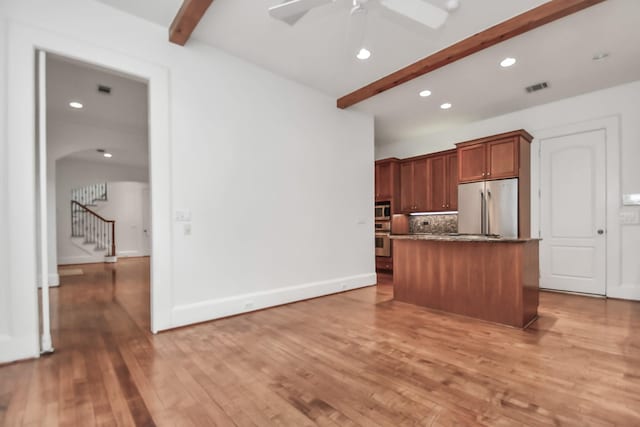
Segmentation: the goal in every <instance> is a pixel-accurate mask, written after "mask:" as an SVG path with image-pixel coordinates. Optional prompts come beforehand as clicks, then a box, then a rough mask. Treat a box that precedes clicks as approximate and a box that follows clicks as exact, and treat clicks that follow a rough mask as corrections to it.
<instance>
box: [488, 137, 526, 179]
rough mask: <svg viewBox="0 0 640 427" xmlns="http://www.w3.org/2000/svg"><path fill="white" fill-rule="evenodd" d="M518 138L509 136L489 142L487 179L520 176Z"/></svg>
mask: <svg viewBox="0 0 640 427" xmlns="http://www.w3.org/2000/svg"><path fill="white" fill-rule="evenodd" d="M518 166H519V165H518V139H517V138H507V139H499V140H497V141H491V142H488V143H487V175H486V179H501V178H515V177H517V176H518Z"/></svg>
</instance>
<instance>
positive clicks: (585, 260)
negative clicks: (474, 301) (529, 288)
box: [540, 129, 606, 295]
mask: <svg viewBox="0 0 640 427" xmlns="http://www.w3.org/2000/svg"><path fill="white" fill-rule="evenodd" d="M605 153H606V133H605V130H604V129H599V130H592V131H587V132H581V133H576V134H571V135H564V136H557V137H553V138H547V139H543V140H541V141H540V157H541V158H540V172H541V177H540V191H541V200H540V231H541V237H542V242H541V243H540V270H541V281H540V287H542V288H547V289H556V290H562V291H570V292H582V293H589V294H599V295H604V294H605V293H606V235H605V233H606V228H605V225H606V178H605V177H606V158H605Z"/></svg>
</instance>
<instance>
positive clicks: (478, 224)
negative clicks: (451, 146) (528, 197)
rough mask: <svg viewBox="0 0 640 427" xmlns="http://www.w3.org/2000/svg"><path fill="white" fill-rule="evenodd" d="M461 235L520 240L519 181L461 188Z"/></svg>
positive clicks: (459, 222)
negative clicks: (483, 235)
mask: <svg viewBox="0 0 640 427" xmlns="http://www.w3.org/2000/svg"><path fill="white" fill-rule="evenodd" d="M458 233H460V234H492V235H494V234H495V235H499V236H501V237H518V179H517V178H512V179H500V180H496V181H481V182H472V183H469V184H460V185H458Z"/></svg>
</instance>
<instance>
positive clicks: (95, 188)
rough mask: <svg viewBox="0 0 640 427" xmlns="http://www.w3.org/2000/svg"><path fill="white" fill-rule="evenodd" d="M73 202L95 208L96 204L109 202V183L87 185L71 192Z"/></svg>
mask: <svg viewBox="0 0 640 427" xmlns="http://www.w3.org/2000/svg"><path fill="white" fill-rule="evenodd" d="M71 200H75V201H76V202H79V203H81V204H83V205H85V206H94V205H95V202H97V201H102V202H106V201H107V183H106V182H101V183H98V184H91V185H86V186H84V187H79V188H74V189H73V190H71Z"/></svg>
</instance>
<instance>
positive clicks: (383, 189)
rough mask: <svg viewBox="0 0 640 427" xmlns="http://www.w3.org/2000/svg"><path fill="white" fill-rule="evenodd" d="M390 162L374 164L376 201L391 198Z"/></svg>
mask: <svg viewBox="0 0 640 427" xmlns="http://www.w3.org/2000/svg"><path fill="white" fill-rule="evenodd" d="M391 172H392V171H391V163H380V164H377V165H376V201H378V200H384V201H387V200H391V189H392V186H393V184H392V175H391Z"/></svg>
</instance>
